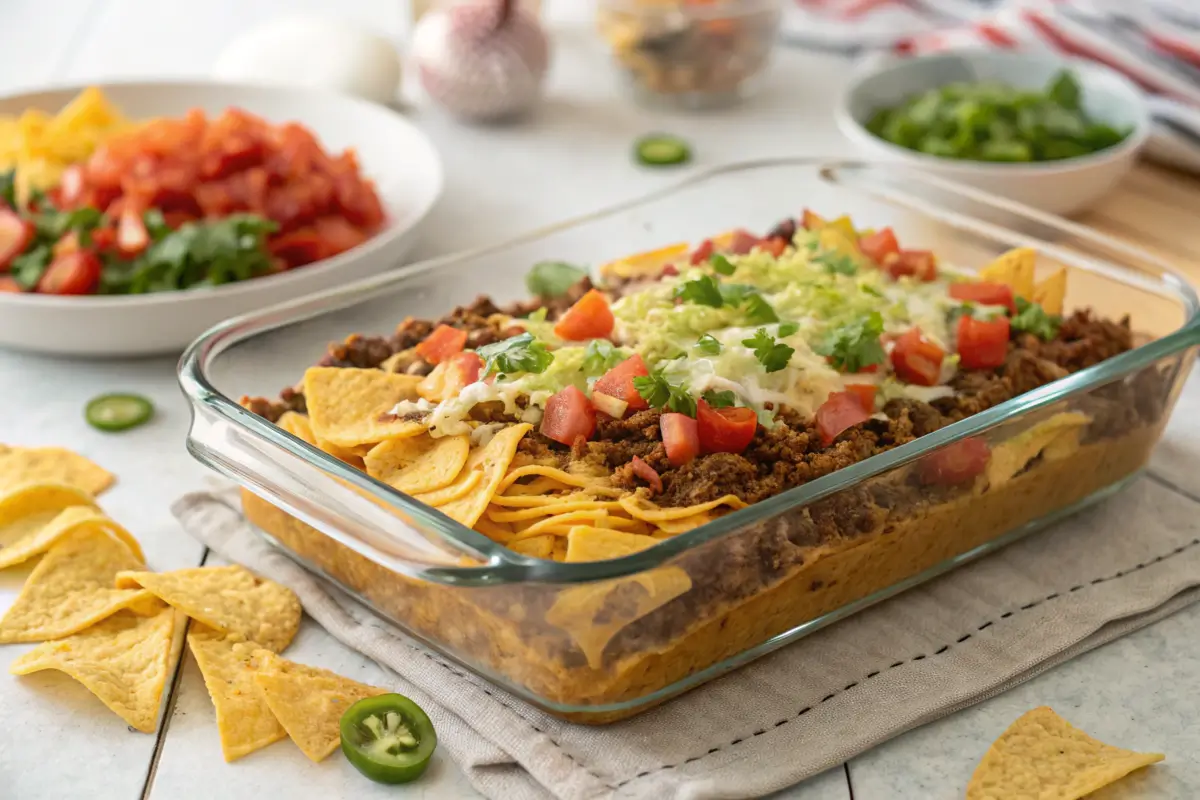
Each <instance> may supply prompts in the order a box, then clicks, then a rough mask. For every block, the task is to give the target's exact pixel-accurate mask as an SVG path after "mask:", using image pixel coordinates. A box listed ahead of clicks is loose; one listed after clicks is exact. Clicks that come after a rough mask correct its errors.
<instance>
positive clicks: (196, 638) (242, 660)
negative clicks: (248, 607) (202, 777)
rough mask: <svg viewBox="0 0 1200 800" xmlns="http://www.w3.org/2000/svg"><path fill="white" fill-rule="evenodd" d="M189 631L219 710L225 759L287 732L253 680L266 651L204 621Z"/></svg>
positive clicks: (217, 711) (280, 736)
mask: <svg viewBox="0 0 1200 800" xmlns="http://www.w3.org/2000/svg"><path fill="white" fill-rule="evenodd" d="M195 628H196V629H195V630H192V631H190V632H189V633H188V637H187V641H188V648H189V649H191V651H192V657H193V658H195V659H196V664H197V665H198V666H199V667H200V674H201V675H203V676H204V685H205V687H207V689H208V696H209V697H210V698H212V702H213V707H214V708H215V709H216V714H217V733H218V734H219V735H220V737H221V752H222V753H223V754H224V755H225V760H226V761H227V762H228V761H236V760H237V759H239V758H241V757H242V756H245V755H249V754H250V753H253V752H254V751H255V750H259V749H261V748H263V747H266V746H267V745H269V744H271V743H272V742H277V741H279V740H280V739H282V738H284V737H285V736H287V731H285V730H284V729H283V726H282V725H280V724H279V720H277V719H275V715H274V714H272V713H271V708H270V706H268V705H267V701H266V699H265V698H263V696H262V693H261V692H260V691H259V690H258V687H256V686H255V685H254V675H255V673H256V672H257V670H258V668H259V665H260V659H258V658H256V657H255V655H254V653H255V651H258V652H266V651H264V650H263V649H262V646H261V645H259V644H258V643H256V642H248V641H246V640H245V639H244V638H243V637H241V636H239V635H238V634H236V633H233V634H223V633H219V632H218V631H215V630H213V629H212V628H209V627H207V626H204V625H197V626H195Z"/></svg>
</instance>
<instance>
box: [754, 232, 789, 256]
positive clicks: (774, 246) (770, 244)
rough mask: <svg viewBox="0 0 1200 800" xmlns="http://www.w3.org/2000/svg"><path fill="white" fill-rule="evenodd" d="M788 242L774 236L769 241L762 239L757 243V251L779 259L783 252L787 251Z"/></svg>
mask: <svg viewBox="0 0 1200 800" xmlns="http://www.w3.org/2000/svg"><path fill="white" fill-rule="evenodd" d="M787 247H788V241H787V239H784V238H783V237H781V236H776V237H773V238H770V239H763V240H762V241H761V242H759V243H758V249H759V250H762V251H763V252H765V253H770V254H771V255H772V256H773V257H774V258H779V257H780V256H781V255H783V251H784V250H787Z"/></svg>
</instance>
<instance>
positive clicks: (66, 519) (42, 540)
mask: <svg viewBox="0 0 1200 800" xmlns="http://www.w3.org/2000/svg"><path fill="white" fill-rule="evenodd" d="M39 517H40V515H39ZM85 526H97V527H100V528H102V529H104V531H105V532H107V533H108V534H109V535H110V536H115V537H116V538H117V539H119V540H120V541H121V542H123V543H124V544H125V546H126V547H128V548H129V550H130V552H132V553H133V555H134V557H135V558H136V559H137V561H138V563H139V564H144V563H145V562H146V557H145V555H143V554H142V547H141V545H139V544H138V542H137V539H135V538H133V534H131V533H130V532H129V531H127V530H125V529H124V528H123V527H121V526H120V525H118V524H117V523H116V522H114V521H113V520H111V519H109V518H108V517H106V516H105V515H104V514H102V513H101V512H99V511H97V510H96V509H95V508H91V507H89V506H72V507H71V508H65V509H63V510H62V511H60V512H58V514H57V516H55V517H54V518H53V519H52V520H50V522H49V523H47V524H45V525H43V526H41V527H40V528H37V529H35V530H29V526H28V525H25V526H20V525H13V526H11V527H9V528H8V529H7V530H8V531H11V532H16V531H19V530H20V529H21V528H24V529H25V531H26V533H25V534H24V535H22V536H20V537H19V538H16V539H14V540H13V541H11V542H9V543H7V544H4V540H5V536H4V534H5V529H0V544H3V547H0V569H3V568H5V567H11V566H13V565H15V564H20V563H21V562H22V561H26V560H28V559H30V558H33V557H34V556H38V555H41V554H42V553H44V552H46V551H47V550H49V549H50V548H51V547H53V546H54V545H55V544H56V543H57V542H58V541H60V540H61V539H62V538H63V537H64V536H66V535H67V534H69V533H71V532H72V531H75V530H79V529H80V528H82V527H85Z"/></svg>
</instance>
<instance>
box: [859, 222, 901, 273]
mask: <svg viewBox="0 0 1200 800" xmlns="http://www.w3.org/2000/svg"><path fill="white" fill-rule="evenodd" d="M858 249H859V250H862V251H863V254H864V255H865V256H866V257H867V258H869V259H871V260H872V261H874V262H875V263H876V264H879V265H881V266H882V265H883V264H884V262H885V261H886V260H887V257H888V256H891V255H895V254H897V253H899V252H900V244H899V242H897V241H896V234H895V233H894V232H893V231H892V229H891V228H883V229H882V230H878V231H875V233H872V234H869V235H867V236H863V237H861V238H859V240H858Z"/></svg>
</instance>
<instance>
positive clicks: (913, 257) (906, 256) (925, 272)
mask: <svg viewBox="0 0 1200 800" xmlns="http://www.w3.org/2000/svg"><path fill="white" fill-rule="evenodd" d="M883 268H884V270H885V271H886V272H887V274H888V275H890V276H892V277H893V278H899V277H903V276H906V275H907V276H912V277H914V278H917V279H918V280H922V281H932V280H937V259H936V258H934V256H933V253H932V252H931V251H929V250H901V251H900V252H899V253H896V254H894V255H892V256H890V257H887V258H885V259H884V261H883Z"/></svg>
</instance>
